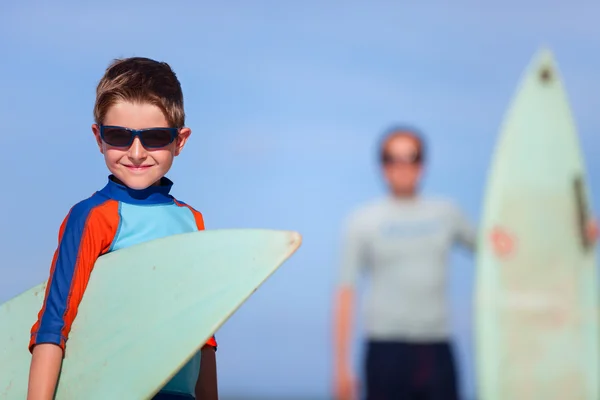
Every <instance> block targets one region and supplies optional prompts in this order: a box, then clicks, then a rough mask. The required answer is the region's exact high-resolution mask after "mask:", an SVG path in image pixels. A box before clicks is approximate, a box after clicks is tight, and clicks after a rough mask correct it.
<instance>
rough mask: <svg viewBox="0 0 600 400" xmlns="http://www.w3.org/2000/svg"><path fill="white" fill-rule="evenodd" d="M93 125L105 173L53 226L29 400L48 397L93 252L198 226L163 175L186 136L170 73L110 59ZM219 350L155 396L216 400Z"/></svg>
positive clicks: (211, 349) (160, 66) (196, 360)
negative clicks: (55, 228)
mask: <svg viewBox="0 0 600 400" xmlns="http://www.w3.org/2000/svg"><path fill="white" fill-rule="evenodd" d="M94 119H95V124H93V125H92V131H93V133H94V136H95V138H96V142H97V144H98V147H99V149H100V152H101V153H102V154H103V155H104V161H105V162H106V166H107V167H108V169H109V171H110V173H111V175H110V176H109V178H108V183H107V184H106V186H104V188H103V189H101V190H100V191H98V192H96V193H94V194H93V195H92V196H91V197H89V198H87V199H85V200H83V201H81V202H79V203H78V204H76V205H75V206H73V208H71V210H70V212H69V214H68V215H67V216H66V218H65V219H64V221H63V223H62V225H61V227H60V232H59V240H58V248H57V249H56V252H55V254H54V258H53V261H52V266H51V269H50V279H49V281H48V286H47V288H46V294H45V299H44V304H43V306H42V309H41V310H40V312H39V315H38V320H37V322H36V323H35V324H34V325H33V327H32V329H31V341H30V344H29V350H30V351H31V352H32V360H31V369H30V375H29V390H28V399H32V400H39V399H41V400H45V399H51V398H53V395H54V392H55V389H56V384H57V379H58V376H59V371H60V367H61V363H62V358H63V356H64V349H65V344H66V342H67V338H68V335H69V330H70V328H71V324H72V323H73V320H74V319H75V316H76V315H77V308H78V306H79V303H80V301H81V299H82V297H83V295H84V292H85V288H86V286H87V283H88V279H89V276H90V273H91V271H92V268H93V266H94V263H95V262H96V259H97V258H98V257H99V256H101V255H103V254H106V253H108V252H110V251H113V250H118V249H121V248H124V247H129V246H132V245H134V244H138V243H140V242H144V241H148V240H153V239H157V238H160V237H164V236H168V235H173V234H178V233H185V232H192V231H196V230H202V229H204V221H203V218H202V214H201V213H199V212H198V211H196V210H195V209H193V208H192V207H190V206H188V205H187V204H185V203H183V202H181V201H178V200H176V199H175V198H174V197H173V196H171V195H170V194H169V192H170V190H171V186H172V185H173V183H172V182H171V181H170V180H169V179H167V178H166V177H165V175H166V173H167V172H168V171H169V169H170V168H171V165H172V163H173V159H174V157H176V156H178V155H179V154H180V153H181V151H182V149H183V147H184V146H185V143H186V141H187V139H188V138H189V137H190V134H191V130H190V129H189V128H186V127H185V113H184V109H183V93H182V91H181V85H180V83H179V80H178V79H177V77H176V75H175V73H174V72H173V71H172V70H171V67H170V66H169V65H168V64H166V63H162V62H157V61H154V60H151V59H147V58H138V57H136V58H129V59H123V60H116V61H115V62H113V64H111V65H110V66H109V67H108V68H107V70H106V72H105V74H104V76H103V77H102V79H101V80H100V83H99V84H98V87H97V90H96V104H95V107H94ZM216 346H217V344H216V342H215V340H214V337H213V338H212V339H211V340H209V342H208V343H206V345H205V346H204V347H203V348H202V350H201V352H199V354H197V355H196V356H195V357H193V358H192V360H190V362H189V363H188V364H187V365H186V366H184V367H183V369H182V370H181V371H180V372H179V373H178V374H177V375H176V376H175V377H174V378H173V379H172V380H171V381H170V382H169V383H168V384H167V385H166V386H165V387H164V388H163V389H162V390H161V392H160V393H159V394H158V395H157V396H156V397H155V399H176V398H177V399H185V398H188V399H194V398H197V399H199V400H200V399H202V400H205V399H216V398H217V379H216V361H215V351H216ZM124 379H126V378H124Z"/></svg>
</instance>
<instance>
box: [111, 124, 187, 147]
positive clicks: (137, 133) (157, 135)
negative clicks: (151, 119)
mask: <svg viewBox="0 0 600 400" xmlns="http://www.w3.org/2000/svg"><path fill="white" fill-rule="evenodd" d="M178 134H179V129H178V128H146V129H129V128H125V127H122V126H110V125H100V138H102V140H103V141H104V142H105V143H106V144H108V145H110V146H114V147H129V146H131V144H132V143H133V141H134V140H135V138H136V137H138V138H140V142H141V143H142V146H144V147H145V148H147V149H158V148H161V147H165V146H168V145H169V144H171V143H173V141H174V140H175V138H176V137H177V135H178Z"/></svg>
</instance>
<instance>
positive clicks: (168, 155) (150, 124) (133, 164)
mask: <svg viewBox="0 0 600 400" xmlns="http://www.w3.org/2000/svg"><path fill="white" fill-rule="evenodd" d="M103 125H104V128H103V129H104V130H105V131H106V130H107V129H108V128H106V127H110V126H115V127H124V128H129V129H146V128H161V127H164V128H169V123H168V121H167V118H166V117H165V115H164V113H163V112H162V110H161V109H160V108H159V107H157V106H155V105H154V104H150V103H132V102H128V101H121V102H118V103H116V104H114V105H113V106H111V107H110V108H109V110H108V112H107V113H106V117H105V119H104V121H103ZM92 131H93V132H94V136H95V137H96V142H97V143H98V147H99V149H100V152H101V153H102V154H103V155H104V160H105V162H106V166H107V167H108V169H109V170H110V172H111V173H112V174H113V175H114V176H115V177H116V178H117V179H118V180H119V181H121V182H122V183H123V184H124V185H125V186H127V187H129V188H132V189H138V190H141V189H146V188H147V187H149V186H152V185H154V184H158V182H159V181H160V179H161V178H162V177H163V176H165V175H166V174H167V172H168V171H169V169H170V168H171V165H172V164H173V158H174V157H176V156H178V155H179V154H180V153H181V150H182V149H183V146H184V145H185V143H186V141H187V139H188V138H189V136H190V134H191V133H192V132H191V130H190V129H189V128H181V129H179V133H178V136H177V138H176V139H175V140H174V141H173V142H171V143H170V144H168V145H166V146H164V147H160V148H146V147H144V146H143V145H142V142H141V141H140V138H139V137H136V138H135V139H134V140H133V143H132V144H131V145H130V146H123V147H119V146H112V145H110V144H108V143H106V141H104V140H103V139H102V136H101V132H100V126H98V125H97V124H94V125H92ZM105 133H106V132H105Z"/></svg>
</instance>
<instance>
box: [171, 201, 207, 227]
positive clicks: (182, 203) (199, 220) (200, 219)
mask: <svg viewBox="0 0 600 400" xmlns="http://www.w3.org/2000/svg"><path fill="white" fill-rule="evenodd" d="M171 198H172V199H173V202H174V203H175V204H176V205H178V206H179V207H185V208H187V209H189V210H190V211H191V213H192V215H193V216H194V219H195V220H196V225H197V226H198V229H204V216H203V215H202V213H201V212H200V211H198V209H196V208H195V207H193V206H191V205H190V204H189V203H187V202H185V201H183V200H179V199H178V198H176V197H175V196H172V195H171Z"/></svg>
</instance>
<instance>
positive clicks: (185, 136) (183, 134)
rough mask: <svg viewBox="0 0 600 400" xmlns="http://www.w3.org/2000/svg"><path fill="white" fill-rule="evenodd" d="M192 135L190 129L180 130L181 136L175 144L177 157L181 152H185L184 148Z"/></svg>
mask: <svg viewBox="0 0 600 400" xmlns="http://www.w3.org/2000/svg"><path fill="white" fill-rule="evenodd" d="M191 134H192V130H191V129H190V128H181V129H180V130H179V136H177V141H176V143H175V156H178V155H179V154H181V151H182V150H183V147H184V146H185V143H186V142H187V140H188V139H189V138H190V135H191Z"/></svg>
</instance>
